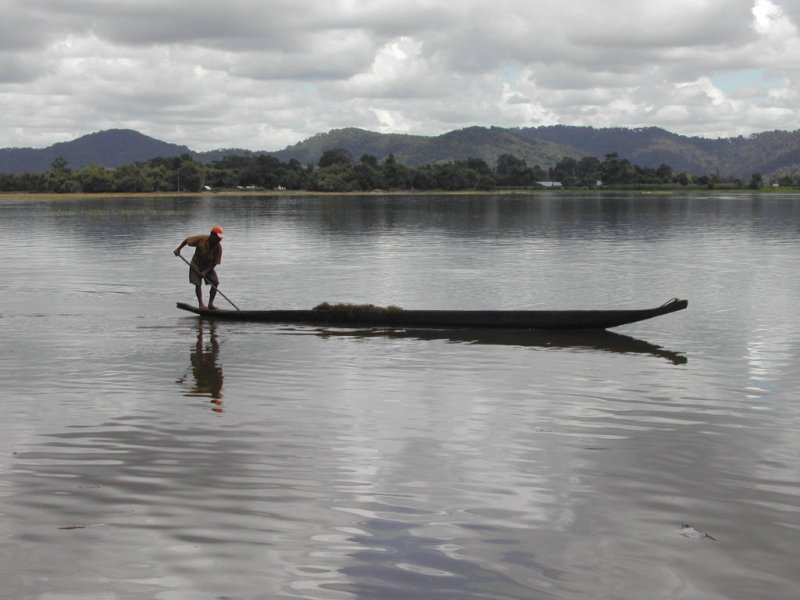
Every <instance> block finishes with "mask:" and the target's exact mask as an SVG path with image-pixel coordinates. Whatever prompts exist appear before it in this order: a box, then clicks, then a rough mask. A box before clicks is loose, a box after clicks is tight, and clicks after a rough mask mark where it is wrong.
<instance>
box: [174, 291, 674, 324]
mask: <svg viewBox="0 0 800 600" xmlns="http://www.w3.org/2000/svg"><path fill="white" fill-rule="evenodd" d="M687 306H688V301H687V300H678V299H677V298H673V299H672V300H669V301H668V302H665V303H664V304H662V305H661V306H658V307H656V308H644V309H638V310H402V309H395V310H368V309H359V308H355V309H351V310H348V309H340V308H331V309H319V308H315V309H312V310H220V309H213V310H209V309H207V308H205V309H201V308H197V307H195V306H191V305H189V304H185V303H183V302H178V308H180V309H182V310H187V311H189V312H192V313H195V314H197V315H200V316H202V317H205V318H213V319H227V320H237V321H262V322H266V323H302V324H312V325H327V326H338V327H364V326H367V327H423V328H437V327H442V328H444V327H448V328H449V327H456V328H473V327H474V328H483V329H608V328H610V327H619V326H620V325H627V324H629V323H636V322H637V321H644V320H645V319H652V318H653V317H658V316H661V315H666V314H669V313H672V312H675V311H678V310H683V309H684V308H686V307H687Z"/></svg>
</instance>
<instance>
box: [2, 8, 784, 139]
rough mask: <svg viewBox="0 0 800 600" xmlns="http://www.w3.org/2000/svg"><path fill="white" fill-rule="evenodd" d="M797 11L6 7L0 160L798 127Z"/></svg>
mask: <svg viewBox="0 0 800 600" xmlns="http://www.w3.org/2000/svg"><path fill="white" fill-rule="evenodd" d="M799 5H800V3H797V2H788V1H784V2H777V0H672V1H671V2H662V1H661V0H604V1H600V0H573V1H572V2H569V3H565V2H563V0H537V2H530V1H529V0H495V2H492V3H486V2H482V1H479V0H462V1H461V2H458V3H454V2H449V1H445V0H406V1H402V0H360V1H358V2H357V1H355V0H330V1H329V2H326V3H321V2H315V1H313V0H265V1H256V0H228V1H227V2H225V3H218V2H211V1H210V0H192V1H190V0H173V1H171V2H163V1H161V0H135V1H134V0H72V1H71V2H69V3H66V2H63V1H61V0H27V1H26V2H24V3H23V2H17V1H15V0H0V10H2V14H3V15H4V19H3V21H2V22H0V108H2V110H0V146H23V145H32V146H42V145H49V144H52V143H54V142H57V141H63V140H65V139H72V138H74V137H77V136H79V135H83V134H85V133H88V132H91V131H96V130H100V129H105V128H110V127H131V128H134V129H138V130H140V131H142V132H143V133H146V134H149V135H153V136H155V137H159V138H161V139H165V140H167V141H170V142H175V143H181V144H186V145H188V146H189V147H191V148H193V149H197V150H203V149H212V148H219V147H245V148H251V149H279V148H282V147H284V146H286V145H287V144H290V143H295V142H297V141H300V140H302V139H304V138H305V137H308V136H310V135H313V134H315V133H319V132H322V131H327V130H329V129H331V128H335V127H349V126H355V127H364V128H366V129H372V130H377V131H385V132H390V131H398V132H410V133H418V134H428V135H433V134H439V133H443V132H445V131H448V130H450V129H453V128H458V127H465V126H470V125H500V126H535V125H540V124H552V123H565V124H576V125H593V126H598V127H602V126H628V127H640V126H647V125H655V126H661V127H665V128H667V129H670V130H672V131H676V132H679V133H685V134H690V135H709V136H728V135H738V134H741V133H750V132H753V131H760V130H767V129H775V128H782V129H797V128H800V120H798V113H797V109H796V108H795V107H796V106H798V102H797V100H798V86H799V85H800V67H798V66H797V65H800V34H799V33H798V25H799V24H800V8H798V6H799ZM753 73H758V74H762V73H763V78H759V77H754V76H753ZM739 79H740V80H741V81H739ZM715 81H718V82H720V84H719V85H715V84H714V82H715ZM723 81H724V82H725V84H724V85H722V83H721V82H723Z"/></svg>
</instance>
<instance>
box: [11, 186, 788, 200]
mask: <svg viewBox="0 0 800 600" xmlns="http://www.w3.org/2000/svg"><path fill="white" fill-rule="evenodd" d="M545 194H546V195H558V196H566V197H570V196H586V195H593V196H604V195H611V194H614V195H624V196H686V195H689V194H696V195H703V196H722V195H754V194H755V195H767V196H769V195H800V188H798V187H792V188H760V189H756V190H753V189H749V188H734V189H707V188H699V187H698V188H690V189H685V188H675V189H626V188H604V189H591V190H587V189H563V188H562V189H553V188H545V189H542V188H529V189H514V190H508V189H505V190H456V191H451V190H402V191H401V190H374V191H369V192H362V191H356V192H317V191H305V190H220V191H211V192H209V191H202V192H133V193H132V192H101V193H95V194H89V193H84V192H80V193H70V194H58V193H48V192H0V202H2V201H8V200H23V201H24V200H105V199H118V200H124V199H142V198H215V197H225V198H237V197H238V198H242V197H245V198H258V197H287V196H290V197H309V196H310V197H315V198H330V197H337V196H352V197H369V196H373V197H377V196H396V197H403V196H531V195H545Z"/></svg>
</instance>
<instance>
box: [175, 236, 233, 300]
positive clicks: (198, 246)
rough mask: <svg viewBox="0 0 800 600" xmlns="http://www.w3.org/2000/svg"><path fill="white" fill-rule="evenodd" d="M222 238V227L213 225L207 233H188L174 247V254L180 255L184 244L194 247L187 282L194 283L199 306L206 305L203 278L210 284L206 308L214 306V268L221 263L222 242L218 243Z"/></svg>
mask: <svg viewBox="0 0 800 600" xmlns="http://www.w3.org/2000/svg"><path fill="white" fill-rule="evenodd" d="M222 238H223V235H222V227H214V228H213V229H211V233H209V234H208V235H190V236H189V237H187V238H186V239H185V240H183V241H182V242H181V245H180V246H178V247H177V248H176V249H175V256H180V254H181V250H182V249H183V247H184V246H192V247H193V248H194V256H193V257H192V264H191V266H190V267H189V282H190V283H192V284H194V291H195V294H196V295H197V303H198V305H199V306H200V308H205V307H206V306H205V304H203V288H202V286H203V280H204V279H205V280H206V281H207V282H208V283H209V284H210V285H211V290H210V291H209V292H208V308H215V307H214V298H215V297H216V296H217V286H219V278H218V277H217V272H216V271H215V270H214V269H215V268H216V266H217V265H219V264H220V263H222V244H221V243H220V242H221V241H222Z"/></svg>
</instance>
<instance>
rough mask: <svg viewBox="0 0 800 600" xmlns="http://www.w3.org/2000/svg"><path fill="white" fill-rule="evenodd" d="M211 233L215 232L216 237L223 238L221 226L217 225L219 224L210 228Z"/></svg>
mask: <svg viewBox="0 0 800 600" xmlns="http://www.w3.org/2000/svg"><path fill="white" fill-rule="evenodd" d="M211 233H216V234H217V237H218V238H219V239H222V238H224V237H225V236H224V235H222V227H219V226H217V227H212V228H211Z"/></svg>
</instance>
